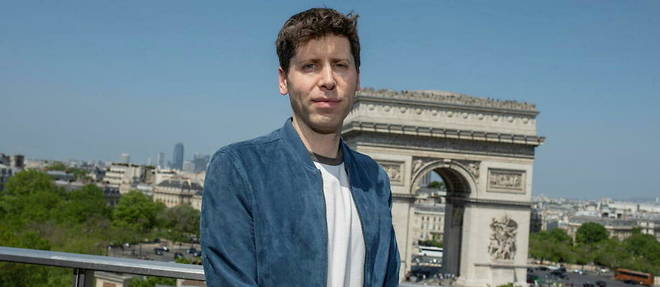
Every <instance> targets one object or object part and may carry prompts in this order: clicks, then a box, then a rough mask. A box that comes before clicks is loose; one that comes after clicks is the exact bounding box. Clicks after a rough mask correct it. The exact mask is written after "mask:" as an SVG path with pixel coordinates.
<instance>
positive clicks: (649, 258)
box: [529, 222, 660, 274]
mask: <svg viewBox="0 0 660 287" xmlns="http://www.w3.org/2000/svg"><path fill="white" fill-rule="evenodd" d="M603 230H605V228H604V227H603V226H602V225H599V224H597V223H593V222H591V223H585V224H583V225H582V226H581V227H580V228H579V229H578V231H577V233H576V239H577V240H576V241H577V242H576V243H575V244H574V243H573V242H572V240H570V236H568V234H566V232H565V231H564V230H561V229H558V228H556V229H553V230H552V231H541V232H538V233H532V234H530V241H529V255H530V257H533V258H536V259H540V260H542V261H543V260H549V261H552V262H560V263H571V264H583V265H584V264H591V263H593V264H597V265H601V266H607V267H609V268H612V269H615V268H626V269H632V270H638V271H642V272H650V273H653V274H660V242H658V241H657V240H656V239H655V237H653V236H652V235H648V234H642V233H641V232H639V230H637V231H636V232H633V233H632V235H631V236H630V237H628V238H626V239H625V240H623V241H619V240H617V239H610V238H608V235H607V230H605V233H604V234H603ZM580 234H582V235H580Z"/></svg>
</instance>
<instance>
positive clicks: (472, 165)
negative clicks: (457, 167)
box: [457, 160, 481, 179]
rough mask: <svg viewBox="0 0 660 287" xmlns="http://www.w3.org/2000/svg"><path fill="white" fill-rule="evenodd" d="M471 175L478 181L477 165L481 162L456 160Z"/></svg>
mask: <svg viewBox="0 0 660 287" xmlns="http://www.w3.org/2000/svg"><path fill="white" fill-rule="evenodd" d="M457 162H459V163H460V164H462V165H463V166H464V167H465V168H467V170H468V171H469V172H470V173H471V174H472V176H473V177H474V178H475V179H479V165H480V164H481V162H479V161H476V160H457Z"/></svg>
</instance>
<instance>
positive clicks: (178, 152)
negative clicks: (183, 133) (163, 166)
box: [172, 143, 183, 170]
mask: <svg viewBox="0 0 660 287" xmlns="http://www.w3.org/2000/svg"><path fill="white" fill-rule="evenodd" d="M172 168H173V169H178V170H182V169H183V143H177V144H175V145H174V153H173V154H172Z"/></svg>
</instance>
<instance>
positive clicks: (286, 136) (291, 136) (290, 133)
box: [280, 118, 353, 172]
mask: <svg viewBox="0 0 660 287" xmlns="http://www.w3.org/2000/svg"><path fill="white" fill-rule="evenodd" d="M280 136H281V137H282V139H283V140H284V141H285V142H286V143H287V144H288V146H289V147H291V148H292V149H293V151H294V154H295V157H296V159H297V160H298V161H299V162H301V163H303V166H304V167H305V168H308V169H311V170H313V171H314V172H316V170H317V168H316V166H315V165H314V162H312V160H311V159H310V157H309V151H307V148H306V147H305V144H304V143H303V142H302V140H301V139H300V136H299V135H298V132H296V129H295V128H294V127H293V118H288V119H287V120H286V122H284V126H283V127H282V128H281V129H280ZM339 147H340V148H341V152H342V156H343V157H344V166H345V167H346V168H348V167H349V166H350V162H351V161H352V160H353V158H352V154H350V153H351V151H350V149H349V147H348V145H346V144H345V143H344V140H343V139H341V138H340V139H339Z"/></svg>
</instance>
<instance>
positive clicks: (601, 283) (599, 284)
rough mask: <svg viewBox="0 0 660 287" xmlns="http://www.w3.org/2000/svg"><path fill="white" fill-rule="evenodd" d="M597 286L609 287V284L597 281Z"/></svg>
mask: <svg viewBox="0 0 660 287" xmlns="http://www.w3.org/2000/svg"><path fill="white" fill-rule="evenodd" d="M596 286H598V287H607V283H606V282H605V281H603V280H598V281H596Z"/></svg>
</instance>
